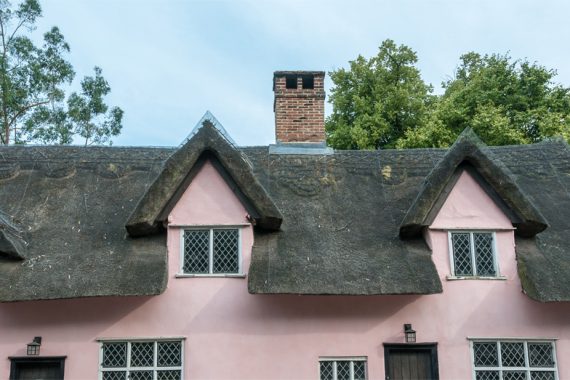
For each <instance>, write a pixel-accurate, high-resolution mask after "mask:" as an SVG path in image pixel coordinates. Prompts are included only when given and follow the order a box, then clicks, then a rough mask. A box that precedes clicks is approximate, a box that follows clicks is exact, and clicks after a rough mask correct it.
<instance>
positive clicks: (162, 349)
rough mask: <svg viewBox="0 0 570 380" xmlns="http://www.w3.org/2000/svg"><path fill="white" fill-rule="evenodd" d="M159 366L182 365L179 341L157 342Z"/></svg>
mask: <svg viewBox="0 0 570 380" xmlns="http://www.w3.org/2000/svg"><path fill="white" fill-rule="evenodd" d="M157 365H158V366H159V367H178V366H181V365H182V344H181V343H180V342H158V364H157Z"/></svg>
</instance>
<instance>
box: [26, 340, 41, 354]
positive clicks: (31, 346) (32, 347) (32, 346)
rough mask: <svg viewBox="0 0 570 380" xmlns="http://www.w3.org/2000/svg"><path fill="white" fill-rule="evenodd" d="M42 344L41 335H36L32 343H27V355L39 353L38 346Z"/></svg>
mask: <svg viewBox="0 0 570 380" xmlns="http://www.w3.org/2000/svg"><path fill="white" fill-rule="evenodd" d="M41 345H42V337H41V336H36V337H34V340H33V341H32V343H28V351H27V354H28V355H39V354H40V346H41Z"/></svg>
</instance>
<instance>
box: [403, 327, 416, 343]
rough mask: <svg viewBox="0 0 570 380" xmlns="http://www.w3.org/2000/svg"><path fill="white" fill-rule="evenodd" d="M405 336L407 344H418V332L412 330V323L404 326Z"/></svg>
mask: <svg viewBox="0 0 570 380" xmlns="http://www.w3.org/2000/svg"><path fill="white" fill-rule="evenodd" d="M404 335H405V336H406V343H416V330H414V329H412V324H411V323H406V324H405V325H404Z"/></svg>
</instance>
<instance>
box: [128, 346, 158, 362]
mask: <svg viewBox="0 0 570 380" xmlns="http://www.w3.org/2000/svg"><path fill="white" fill-rule="evenodd" d="M153 364H154V342H135V343H131V367H152V366H153Z"/></svg>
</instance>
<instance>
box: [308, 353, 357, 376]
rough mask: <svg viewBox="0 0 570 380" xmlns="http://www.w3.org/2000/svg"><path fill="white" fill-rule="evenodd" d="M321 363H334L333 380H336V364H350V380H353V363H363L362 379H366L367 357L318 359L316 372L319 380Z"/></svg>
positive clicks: (326, 357) (328, 357) (327, 357)
mask: <svg viewBox="0 0 570 380" xmlns="http://www.w3.org/2000/svg"><path fill="white" fill-rule="evenodd" d="M321 362H334V364H333V380H337V379H338V376H337V364H336V363H337V362H350V380H354V362H364V378H365V379H368V357H367V356H325V357H319V363H318V371H319V380H320V379H321Z"/></svg>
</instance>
